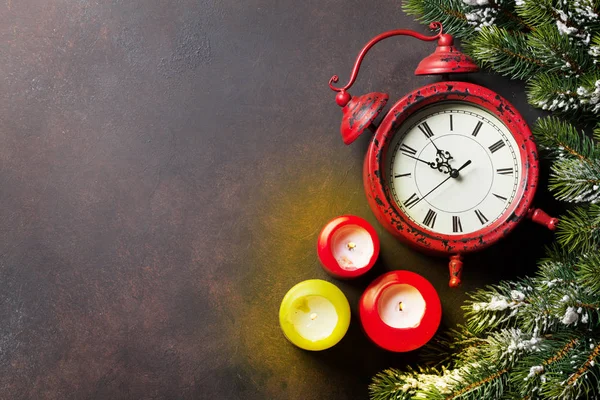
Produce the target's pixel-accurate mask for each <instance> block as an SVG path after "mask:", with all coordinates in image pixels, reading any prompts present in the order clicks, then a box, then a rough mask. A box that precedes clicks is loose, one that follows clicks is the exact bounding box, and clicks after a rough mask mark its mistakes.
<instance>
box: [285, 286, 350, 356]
mask: <svg viewBox="0 0 600 400" xmlns="http://www.w3.org/2000/svg"><path fill="white" fill-rule="evenodd" d="M279 323H280V325H281V329H282V330H283V333H284V335H285V337H286V338H287V339H288V340H289V341H290V342H292V343H293V344H295V345H296V346H298V347H300V348H301V349H304V350H313V351H317V350H325V349H328V348H330V347H331V346H333V345H335V344H336V343H337V342H339V341H340V340H342V338H343V337H344V335H345V334H346V331H348V326H349V325H350V304H348V300H347V299H346V296H344V293H342V291H341V290H340V289H338V288H337V286H335V285H334V284H332V283H329V282H327V281H323V280H320V279H309V280H307V281H304V282H300V283H298V284H297V285H296V286H294V287H293V288H291V289H290V290H289V292H287V294H286V295H285V297H284V298H283V301H282V302H281V307H280V308H279Z"/></svg>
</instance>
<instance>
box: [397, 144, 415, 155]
mask: <svg viewBox="0 0 600 400" xmlns="http://www.w3.org/2000/svg"><path fill="white" fill-rule="evenodd" d="M400 151H402V152H404V153H406V154H410V155H412V156H414V155H415V154H417V151H416V150H415V149H413V148H412V147H410V146H409V145H407V144H404V143H402V145H401V146H400Z"/></svg>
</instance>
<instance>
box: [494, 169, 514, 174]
mask: <svg viewBox="0 0 600 400" xmlns="http://www.w3.org/2000/svg"><path fill="white" fill-rule="evenodd" d="M496 173H497V174H500V175H512V174H513V169H512V168H498V169H497V170H496Z"/></svg>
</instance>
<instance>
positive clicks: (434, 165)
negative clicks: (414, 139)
mask: <svg viewBox="0 0 600 400" xmlns="http://www.w3.org/2000/svg"><path fill="white" fill-rule="evenodd" d="M402 154H404V155H405V156H406V157H410V158H412V159H413V160H417V161H421V162H422V163H425V164H427V165H429V166H430V167H431V168H433V169H437V165H436V163H434V162H433V161H431V162H430V161H425V160H422V159H420V158H418V157H415V156H411V155H410V154H407V153H402Z"/></svg>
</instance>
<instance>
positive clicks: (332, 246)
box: [317, 215, 379, 279]
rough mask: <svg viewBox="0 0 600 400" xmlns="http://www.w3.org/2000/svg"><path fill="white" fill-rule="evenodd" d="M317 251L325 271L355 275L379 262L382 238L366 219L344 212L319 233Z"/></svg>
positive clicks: (341, 276) (336, 274)
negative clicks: (344, 213) (380, 238)
mask: <svg viewBox="0 0 600 400" xmlns="http://www.w3.org/2000/svg"><path fill="white" fill-rule="evenodd" d="M317 253H318V255H319V259H320V260H321V264H322V265H323V268H324V269H325V271H327V272H329V273H330V274H331V275H333V276H334V277H336V278H341V279H345V278H354V277H357V276H360V275H362V274H364V273H366V272H367V271H368V270H370V269H371V267H373V265H374V264H375V261H376V260H377V256H379V238H378V237H377V232H375V229H374V228H373V227H372V226H371V224H369V223H368V222H367V221H365V220H364V219H362V218H360V217H356V216H354V215H343V216H341V217H337V218H335V219H333V220H332V221H330V222H329V223H328V224H327V225H325V227H324V228H323V230H322V231H321V234H320V235H319V240H318V242H317Z"/></svg>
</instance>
